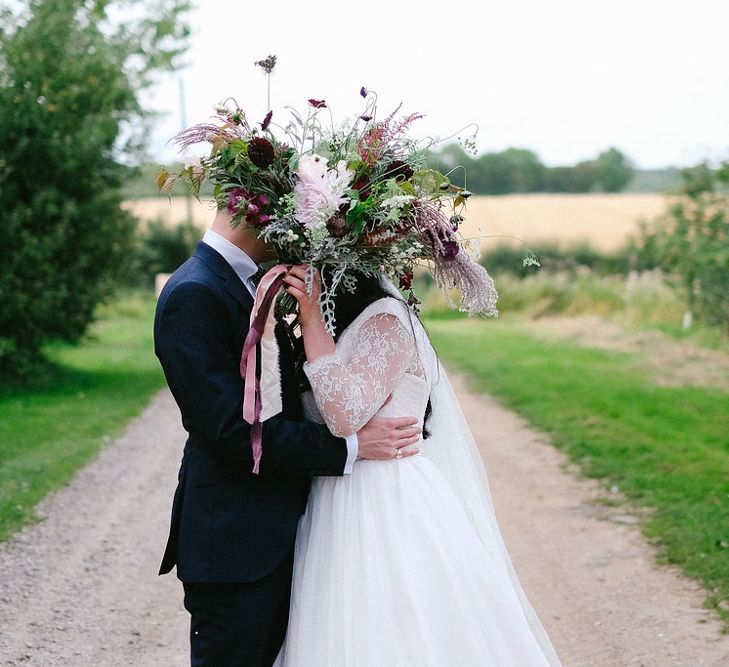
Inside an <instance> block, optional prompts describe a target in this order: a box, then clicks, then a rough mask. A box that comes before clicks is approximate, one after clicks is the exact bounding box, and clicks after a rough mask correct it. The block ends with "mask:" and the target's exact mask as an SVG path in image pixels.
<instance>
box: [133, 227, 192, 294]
mask: <svg viewBox="0 0 729 667" xmlns="http://www.w3.org/2000/svg"><path fill="white" fill-rule="evenodd" d="M201 236H202V234H201V231H200V229H199V228H198V227H196V226H195V225H194V224H193V223H191V222H188V223H184V224H181V225H176V226H170V225H169V224H167V223H165V222H164V221H163V220H153V221H151V222H150V223H149V224H148V225H147V229H146V230H145V231H144V232H143V233H141V234H139V235H138V236H137V239H136V248H135V251H134V254H133V257H134V259H133V261H131V262H130V263H129V269H128V273H127V275H126V282H127V283H128V284H129V285H130V286H135V287H152V286H153V285H154V277H155V276H156V275H157V274H158V273H172V272H173V271H174V270H175V269H177V267H178V266H180V264H182V263H183V262H184V261H185V260H187V258H188V257H190V255H191V254H192V252H193V251H194V250H195V246H196V245H197V243H198V241H199V240H200V238H201Z"/></svg>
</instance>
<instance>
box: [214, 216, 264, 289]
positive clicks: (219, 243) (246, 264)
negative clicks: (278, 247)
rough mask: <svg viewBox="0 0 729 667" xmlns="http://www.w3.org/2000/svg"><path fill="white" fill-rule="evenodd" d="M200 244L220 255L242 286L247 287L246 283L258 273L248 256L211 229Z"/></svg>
mask: <svg viewBox="0 0 729 667" xmlns="http://www.w3.org/2000/svg"><path fill="white" fill-rule="evenodd" d="M202 242H203V243H205V244H207V245H209V246H210V247H211V248H212V249H213V250H216V251H217V252H218V253H220V255H221V256H222V257H223V259H224V260H225V261H226V262H228V264H230V268H231V269H233V271H235V273H236V275H237V276H238V277H239V278H240V281H241V282H242V283H243V284H244V285H248V281H249V280H250V279H251V277H252V276H253V275H254V274H255V273H256V271H258V265H257V264H256V263H255V262H254V261H253V260H252V259H251V258H250V257H248V255H246V254H245V253H244V252H243V251H242V250H241V249H240V248H239V247H238V246H236V245H234V244H232V243H231V242H230V241H228V239H226V238H225V237H223V236H221V235H220V234H218V233H217V232H214V231H213V230H212V229H208V230H207V231H206V232H205V235H204V236H203V237H202Z"/></svg>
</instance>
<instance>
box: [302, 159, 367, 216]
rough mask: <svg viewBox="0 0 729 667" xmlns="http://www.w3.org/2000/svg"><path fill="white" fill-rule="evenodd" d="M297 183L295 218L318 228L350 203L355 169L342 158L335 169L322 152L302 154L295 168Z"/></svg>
mask: <svg viewBox="0 0 729 667" xmlns="http://www.w3.org/2000/svg"><path fill="white" fill-rule="evenodd" d="M296 176H297V177H298V182H297V183H296V185H295V186H294V191H295V192H296V194H298V196H299V197H298V203H297V206H296V213H295V215H294V217H295V218H296V220H297V221H298V222H299V223H300V224H302V225H303V226H304V227H306V228H307V229H315V228H317V227H321V226H323V225H325V224H326V223H327V221H328V220H329V218H331V217H332V216H333V215H334V213H335V212H336V211H337V209H339V207H340V206H341V205H342V204H344V203H346V202H347V197H346V195H345V192H346V191H347V189H349V187H350V184H351V182H352V178H353V177H354V172H353V171H351V170H349V169H347V163H346V161H345V160H340V161H339V162H338V163H337V165H336V167H335V168H334V169H331V168H330V167H329V165H328V164H327V159H326V158H325V157H322V156H321V155H302V156H301V159H300V160H299V166H298V167H297V169H296Z"/></svg>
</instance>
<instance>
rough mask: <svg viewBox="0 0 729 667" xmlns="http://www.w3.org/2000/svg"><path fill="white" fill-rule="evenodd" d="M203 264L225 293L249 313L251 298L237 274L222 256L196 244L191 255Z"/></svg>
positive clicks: (200, 244) (204, 245)
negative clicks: (217, 280) (222, 284)
mask: <svg viewBox="0 0 729 667" xmlns="http://www.w3.org/2000/svg"><path fill="white" fill-rule="evenodd" d="M193 256H194V257H197V258H198V259H199V260H200V261H201V262H203V263H204V264H205V265H206V266H207V267H208V268H209V269H210V270H211V271H212V272H213V273H214V274H215V275H216V276H217V277H218V278H220V280H222V281H223V283H224V285H225V291H226V292H228V294H230V296H231V297H233V299H235V300H236V301H237V302H238V303H239V304H240V305H241V306H242V307H243V308H245V309H246V310H248V311H250V310H251V308H253V297H252V296H251V293H250V292H249V291H248V288H247V287H246V286H245V285H244V284H243V282H242V281H241V279H240V278H239V277H238V274H237V273H236V272H235V271H233V268H232V267H231V266H230V264H228V262H226V261H225V260H224V259H223V257H222V255H221V254H220V253H219V252H218V251H217V250H214V249H213V248H211V247H210V246H209V245H208V244H207V243H203V242H202V241H200V243H198V244H197V248H196V249H195V252H194V253H193Z"/></svg>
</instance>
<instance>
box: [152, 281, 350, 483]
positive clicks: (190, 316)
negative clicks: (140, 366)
mask: <svg viewBox="0 0 729 667" xmlns="http://www.w3.org/2000/svg"><path fill="white" fill-rule="evenodd" d="M155 347H156V353H157V356H158V357H159V359H160V362H161V364H162V368H163V370H164V373H165V376H166V378H167V382H168V384H169V386H170V390H171V391H172V393H173V395H174V396H175V399H176V400H177V402H178V404H179V406H180V408H181V411H182V414H183V416H184V418H185V422H186V423H185V427H186V428H187V429H188V430H189V431H191V432H192V431H195V432H196V433H197V434H198V435H200V436H202V438H203V439H204V441H205V443H206V445H207V446H209V447H210V448H211V450H212V451H213V453H214V454H215V455H216V456H219V457H220V458H221V459H223V460H225V461H228V462H230V463H231V464H234V465H236V466H241V468H242V469H243V471H244V472H245V473H247V474H252V472H251V471H252V468H253V453H252V447H251V439H250V435H251V429H250V426H249V424H247V423H246V422H245V421H244V420H243V417H242V409H243V380H242V379H241V377H240V371H239V367H240V356H239V354H240V351H239V350H238V345H236V342H235V336H234V329H233V326H232V323H231V322H230V316H229V314H228V311H227V310H226V308H225V305H224V304H223V303H222V302H221V301H220V299H219V297H218V296H217V295H216V294H215V293H214V292H213V290H211V289H210V287H209V286H207V285H206V284H204V283H202V282H184V283H180V284H179V285H177V286H175V287H174V288H172V290H171V292H169V293H168V294H166V295H165V298H164V301H162V302H161V303H160V304H159V306H158V309H157V317H156V321H155ZM346 458H347V446H346V442H345V440H344V439H343V438H338V437H335V436H333V435H332V434H331V433H330V432H329V431H328V429H327V428H326V427H325V426H324V425H321V424H314V423H311V422H295V421H288V420H285V419H279V418H277V417H274V418H271V419H269V420H267V421H265V422H264V424H263V456H262V458H261V467H260V474H261V475H262V476H263V475H265V476H274V475H281V474H286V475H298V476H315V475H341V474H342V473H343V470H344V466H345V462H346Z"/></svg>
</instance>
